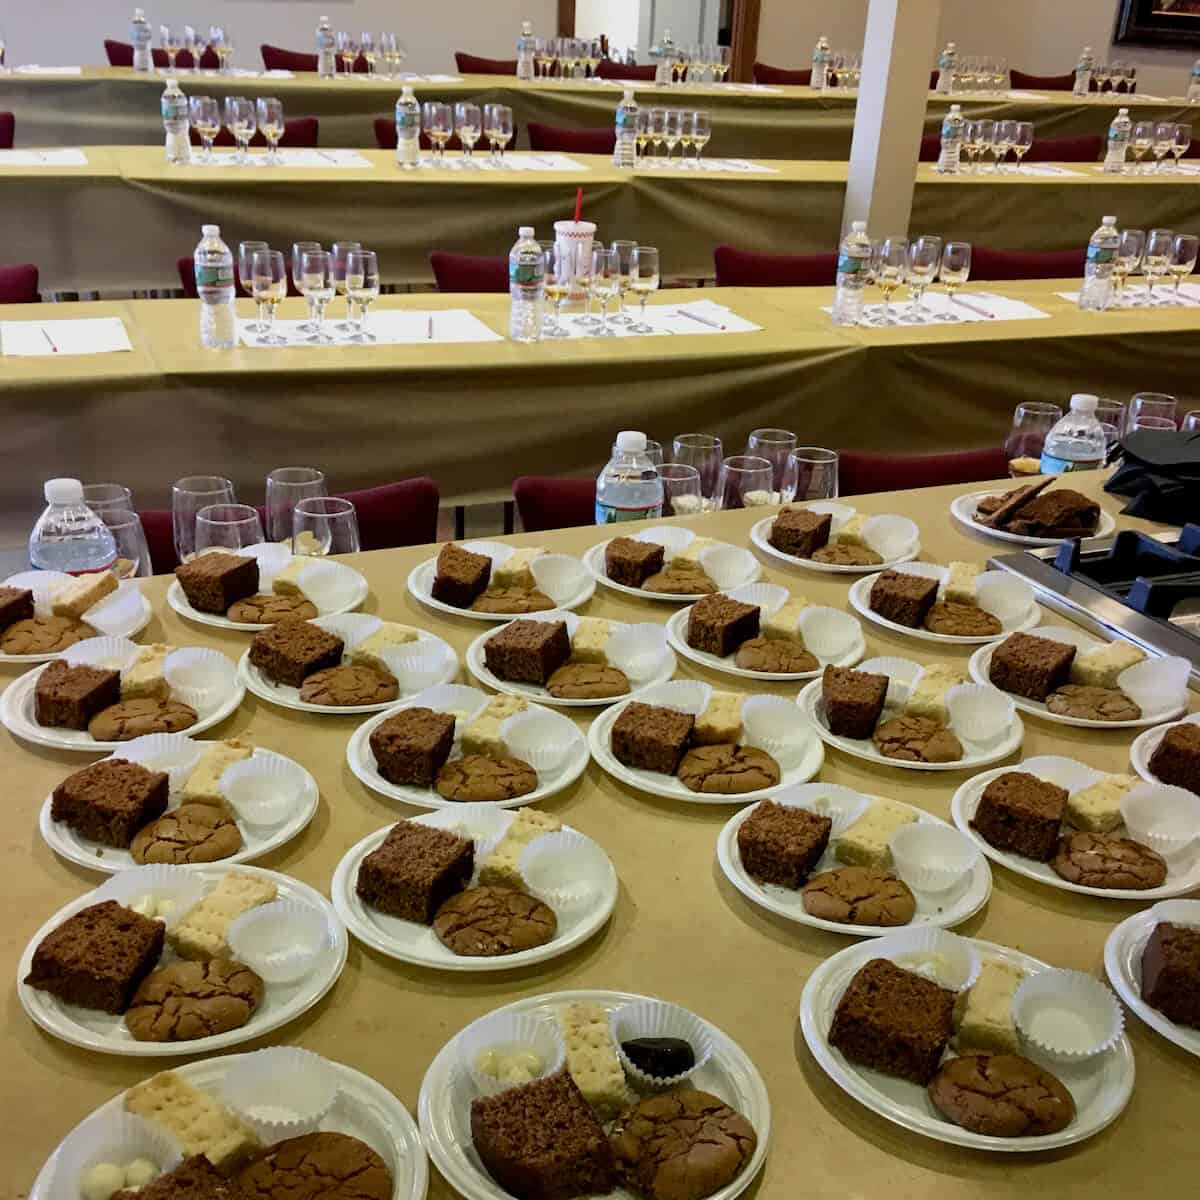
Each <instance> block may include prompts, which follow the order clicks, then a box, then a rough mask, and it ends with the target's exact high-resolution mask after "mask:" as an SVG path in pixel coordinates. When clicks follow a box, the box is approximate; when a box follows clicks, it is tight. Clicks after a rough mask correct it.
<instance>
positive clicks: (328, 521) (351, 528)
mask: <svg viewBox="0 0 1200 1200" xmlns="http://www.w3.org/2000/svg"><path fill="white" fill-rule="evenodd" d="M304 533H310V534H312V536H313V537H314V538H315V539H316V543H317V546H318V547H319V549H318V553H320V554H355V553H357V552H358V551H359V550H361V549H362V543H361V541H360V539H359V535H358V514H357V513H356V512H355V511H354V505H353V504H352V503H351V502H350V501H349V500H341V499H339V498H338V497H336V496H313V497H310V498H309V499H307V500H301V501H300V502H299V503H298V504H297V505H296V507H295V509H294V510H293V511H292V538H293V545H294V544H295V543H296V542H297V541H299V539H300V537H301V535H302V534H304Z"/></svg>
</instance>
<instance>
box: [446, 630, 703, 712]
mask: <svg viewBox="0 0 1200 1200" xmlns="http://www.w3.org/2000/svg"><path fill="white" fill-rule="evenodd" d="M512 619H513V618H511V617H510V618H509V620H512ZM517 619H520V618H517ZM609 624H610V625H611V626H612V628H613V631H614V632H615V631H616V630H618V629H624V628H625V625H626V622H624V621H610V622H609ZM495 632H496V631H495V630H492V629H489V630H488V631H487V632H486V633H481V634H480V635H479V636H478V637H477V638H476V639H475V640H474V641H473V642H472V643H471V644H470V645H469V646H468V647H467V654H466V659H467V670H468V671H470V672H471V674H472V675H474V676H475V678H476V679H478V680H479V682H480V683H485V684H487V686H488V687H490V688H494V689H495V690H496V691H497V692H504V693H506V694H507V695H509V696H524V697H525V699H526V700H533V701H535V702H536V703H538V704H546V705H550V706H552V707H554V708H603V707H604V706H605V705H606V704H616V703H617V702H618V701H619V700H628V699H630V698H631V697H635V696H637V694H638V692H642V691H645V690H646V688H648V687H653V686H654V685H655V684H656V683H665V682H666V681H667V680H668V679H670V678H672V677H673V676H674V674H675V668H676V667H677V666H678V665H679V664H678V662H677V661H676V659H675V653H674V651H673V650H671V649H668V650H667V653H666V657H665V658H664V659H663V665H662V667H661V668H660V669H659V670H658V671H656V672H655V673H654V674H653V675H651V676H649V677H648V678H646V679H643V680H641V681H640V682H639V683H636V684H635V683H634V681H633V680H632V679H631V680H630V681H629V687H630V690H629V691H628V692H627V693H626V694H625V695H624V696H604V697H601V698H599V699H597V700H560V699H558V698H557V697H556V696H552V695H550V693H549V692H548V691H546V689H545V688H544V687H542V686H541V685H540V684H535V683H512V682H511V681H509V680H507V679H501V678H500V677H499V676H498V675H493V674H492V673H491V671H489V670H488V668H487V663H486V661H485V660H484V655H483V644H484V642H486V641H487V640H488V638H490V637H491V636H492V635H493V634H494V633H495Z"/></svg>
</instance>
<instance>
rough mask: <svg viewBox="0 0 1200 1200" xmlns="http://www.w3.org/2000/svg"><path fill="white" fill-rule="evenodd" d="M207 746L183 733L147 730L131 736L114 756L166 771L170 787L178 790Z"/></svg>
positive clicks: (153, 769)
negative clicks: (138, 735) (134, 736)
mask: <svg viewBox="0 0 1200 1200" xmlns="http://www.w3.org/2000/svg"><path fill="white" fill-rule="evenodd" d="M207 748H208V747H207V746H205V745H204V743H202V742H196V741H193V740H192V739H191V738H190V737H188V735H187V734H186V733H146V734H143V735H142V736H141V737H137V738H131V739H130V740H129V741H128V742H126V743H125V744H124V745H123V746H122V747H121V749H120V750H119V751H118V752H117V753H116V754H114V755H113V757H114V758H122V759H124V760H125V761H126V762H135V763H139V764H140V765H141V766H143V767H146V768H147V769H148V770H151V771H166V773H167V775H168V776H169V777H170V789H171V791H172V792H177V791H179V789H180V788H181V787H183V785H184V783H185V782H186V781H187V777H188V776H189V775H190V774H191V773H192V770H193V768H194V767H195V766H196V764H197V763H198V762H199V761H200V756H201V755H202V754H203V753H204V751H205V750H206V749H207Z"/></svg>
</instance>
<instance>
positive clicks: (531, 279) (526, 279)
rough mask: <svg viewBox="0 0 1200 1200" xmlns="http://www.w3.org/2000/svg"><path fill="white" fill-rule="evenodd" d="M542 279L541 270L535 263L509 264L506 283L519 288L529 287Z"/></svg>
mask: <svg viewBox="0 0 1200 1200" xmlns="http://www.w3.org/2000/svg"><path fill="white" fill-rule="evenodd" d="M541 278H542V271H541V268H540V267H539V266H538V264H537V263H536V262H514V263H510V264H509V268H508V282H509V283H510V284H513V283H515V284H517V285H518V286H519V287H531V286H533V285H535V284H536V283H537V282H538V280H540V279H541Z"/></svg>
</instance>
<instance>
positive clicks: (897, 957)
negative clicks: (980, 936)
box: [875, 926, 980, 992]
mask: <svg viewBox="0 0 1200 1200" xmlns="http://www.w3.org/2000/svg"><path fill="white" fill-rule="evenodd" d="M875 946H876V948H877V949H878V951H879V955H880V957H881V958H886V959H888V960H890V961H891V962H893V963H895V964H896V966H898V967H902V968H903V969H904V970H906V971H912V972H913V973H914V974H916V975H921V976H923V977H924V978H926V979H932V980H933V982H934V983H936V984H938V986H939V987H944V988H948V989H949V990H950V991H952V992H965V991H966V990H967V988H969V987H970V986H971V985H972V984H973V983H974V982H975V980H976V979H978V978H979V968H980V962H979V955H978V953H977V952H976V950H975V947H974V946H972V945H971V943H970V942H969V941H967V939H966V938H961V937H959V936H958V935H957V934H955V933H950V932H949V931H948V930H946V929H934V928H931V927H928V926H926V927H917V928H912V929H904V930H901V931H900V932H899V933H892V934H889V935H888V936H887V937H883V938H880V939H879V940H878V941H877V942H876V943H875Z"/></svg>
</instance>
